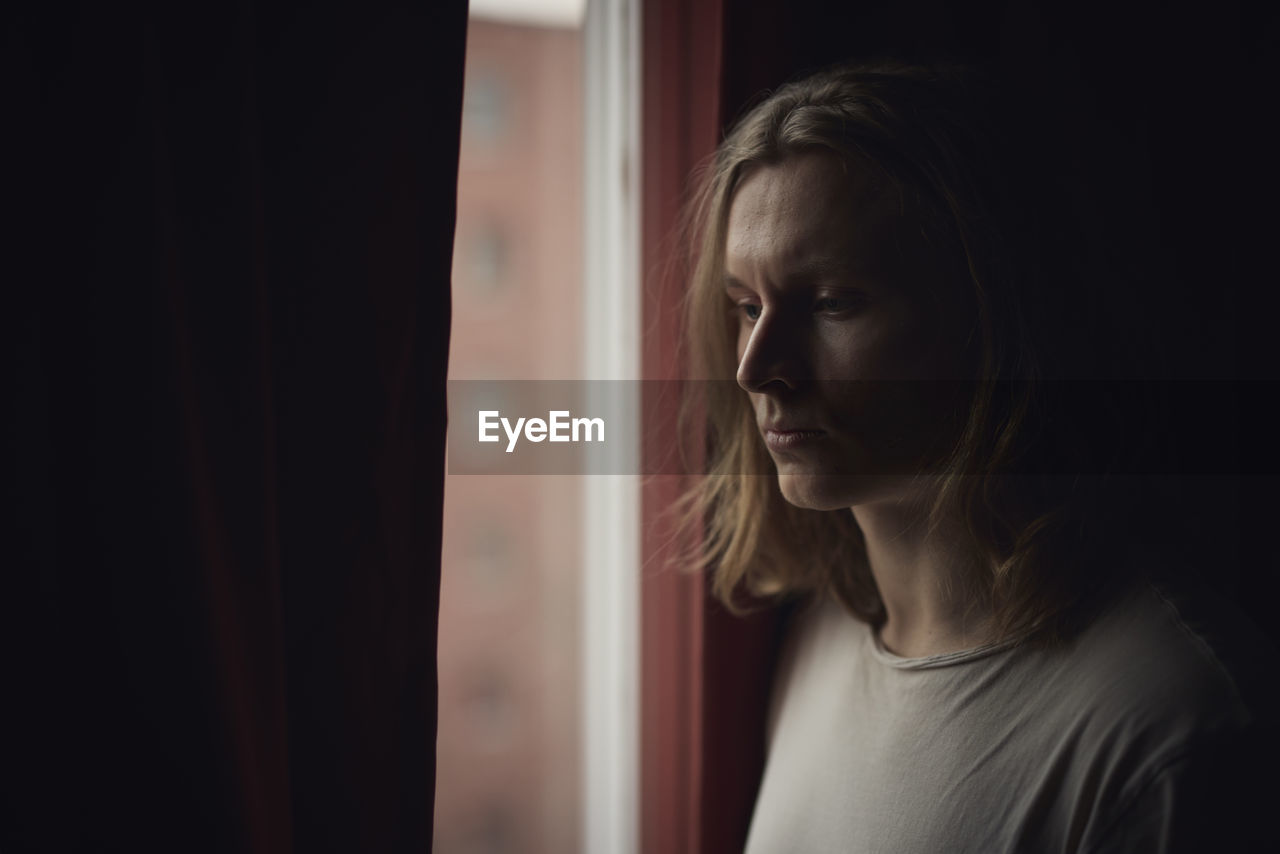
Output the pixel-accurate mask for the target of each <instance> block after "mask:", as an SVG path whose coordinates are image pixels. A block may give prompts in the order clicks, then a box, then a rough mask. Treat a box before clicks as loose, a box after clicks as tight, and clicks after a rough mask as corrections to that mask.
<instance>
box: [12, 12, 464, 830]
mask: <svg viewBox="0 0 1280 854" xmlns="http://www.w3.org/2000/svg"><path fill="white" fill-rule="evenodd" d="M466 11H467V10H466V3H465V0H463V2H449V3H436V4H430V5H429V6H423V7H421V8H412V7H405V6H400V5H397V4H390V3H372V4H360V5H356V4H338V3H327V2H326V3H320V4H302V3H288V2H249V0H246V2H242V3H239V4H214V3H197V4H190V3H188V4H178V5H177V6H174V5H172V4H169V5H166V4H154V5H145V4H123V5H111V6H110V7H106V6H102V5H101V4H87V3H85V4H80V5H79V6H77V7H73V8H71V9H59V10H57V11H48V10H34V11H33V10H25V11H23V12H21V13H18V14H16V15H15V16H14V18H13V20H12V22H11V24H10V26H9V28H8V29H7V31H6V33H5V36H4V38H5V48H6V50H5V59H4V62H5V69H6V72H7V74H6V88H7V89H8V90H9V91H8V93H7V94H8V95H9V96H10V97H8V98H6V103H7V104H9V105H10V110H11V112H10V128H11V129H12V133H13V136H14V140H15V142H16V143H17V153H16V155H15V156H14V157H13V159H12V161H11V164H10V167H9V173H10V181H9V185H10V188H11V192H10V194H9V204H8V205H7V207H9V208H10V211H11V216H10V222H11V223H12V228H11V230H10V234H11V235H12V237H13V240H14V248H15V263H14V264H13V266H12V267H11V275H12V276H13V278H11V279H10V282H11V284H12V285H15V286H16V287H15V288H14V291H15V299H14V303H13V306H12V310H11V312H10V313H8V316H7V318H6V323H5V331H6V335H5V338H6V347H7V350H6V353H7V355H8V356H9V358H8V359H7V360H6V362H7V366H8V368H9V371H10V372H11V382H10V383H9V388H10V390H11V394H12V397H11V400H10V403H11V407H12V410H13V418H12V419H10V426H9V431H8V433H9V442H8V446H9V455H8V456H9V460H10V472H11V476H10V478H9V480H8V483H7V487H8V493H9V497H10V498H11V499H16V500H15V501H14V502H13V506H15V507H17V508H18V509H17V510H16V511H15V513H14V514H13V516H12V517H11V518H10V519H9V522H10V524H11V525H12V526H13V536H11V537H10V538H9V539H10V542H11V544H12V548H11V550H10V559H9V560H6V564H8V567H9V572H8V573H6V574H7V575H9V576H10V578H11V581H10V582H9V584H8V591H7V595H6V597H5V602H4V605H3V616H4V618H5V619H4V638H3V640H4V646H5V650H6V662H7V666H6V672H7V673H8V674H9V679H10V689H9V690H8V691H7V692H6V693H7V694H8V695H9V696H10V697H11V701H12V704H13V707H14V710H15V711H16V712H17V720H18V724H17V725H16V726H15V727H13V728H12V729H11V731H10V732H8V733H6V735H5V736H4V745H5V754H4V755H5V756H6V761H5V764H6V765H7V766H8V767H7V773H6V774H5V775H4V777H5V780H6V782H5V792H4V795H5V798H4V800H5V803H6V813H8V815H7V816H6V819H7V820H6V821H5V822H4V825H5V828H4V830H3V834H4V840H5V844H3V845H0V847H2V848H4V850H6V851H9V850H15V851H21V850H93V851H109V850H130V851H137V850H151V849H153V848H154V849H156V850H183V851H231V850H234V851H261V852H282V851H289V850H294V849H297V850H308V851H311V850H319V851H329V850H332V851H364V850H367V851H375V850H376V851H415V852H418V851H423V850H429V848H430V844H431V826H432V800H433V794H434V779H435V775H434V756H435V719H436V718H435V715H436V706H435V643H436V633H435V630H436V609H437V601H438V586H439V556H440V552H439V545H440V511H441V502H442V490H443V476H444V431H445V419H446V416H445V405H444V399H445V394H444V392H445V373H446V367H447V366H446V359H447V352H448V333H449V316H450V311H449V307H450V297H449V270H450V262H451V255H452V243H453V224H454V200H455V192H456V176H457V157H458V132H459V124H460V114H461V100H462V74H463V53H464V45H465V28H466Z"/></svg>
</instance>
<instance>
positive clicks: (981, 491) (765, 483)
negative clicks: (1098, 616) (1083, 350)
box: [680, 63, 1097, 636]
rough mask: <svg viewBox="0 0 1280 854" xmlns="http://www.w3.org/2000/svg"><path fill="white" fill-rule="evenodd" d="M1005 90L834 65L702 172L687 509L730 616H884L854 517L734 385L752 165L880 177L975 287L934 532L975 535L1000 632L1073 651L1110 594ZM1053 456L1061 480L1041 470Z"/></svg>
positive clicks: (737, 135)
mask: <svg viewBox="0 0 1280 854" xmlns="http://www.w3.org/2000/svg"><path fill="white" fill-rule="evenodd" d="M993 91H994V89H993V87H992V85H991V82H990V81H989V80H987V79H985V78H984V77H983V76H982V75H980V74H978V73H977V72H974V71H973V70H971V69H964V68H958V67H922V66H912V65H904V64H898V63H880V64H876V65H864V66H842V67H838V68H834V69H830V70H827V71H824V72H820V73H818V74H815V75H813V76H810V77H808V78H805V79H803V80H801V81H798V82H794V83H790V84H788V85H786V86H783V87H782V88H780V89H779V90H777V91H776V92H775V93H773V94H772V95H770V96H769V97H768V98H767V99H765V100H764V101H763V102H762V103H760V104H759V105H757V106H756V107H754V108H753V109H751V110H750V111H749V112H748V113H747V114H746V116H745V117H744V118H743V119H742V120H741V121H740V122H739V123H738V124H737V125H736V126H735V127H734V128H733V130H732V131H731V132H730V133H729V134H728V136H727V137H726V139H725V140H724V142H723V143H722V144H721V145H720V147H719V148H718V150H717V151H716V153H715V156H714V159H713V160H712V161H711V162H710V163H709V164H708V165H707V166H706V167H705V168H704V169H703V171H702V173H701V174H700V176H698V180H697V193H696V196H695V198H694V200H693V203H692V204H691V205H690V207H689V208H688V210H687V212H686V216H687V219H686V224H685V231H686V234H687V235H688V236H689V237H691V239H692V241H693V245H692V247H691V256H692V257H691V260H692V275H691V287H690V289H689V291H688V293H687V296H686V305H685V315H686V346H687V347H688V348H689V351H690V352H689V355H690V361H691V367H692V370H693V374H694V376H695V378H698V379H704V380H709V382H705V383H697V384H695V385H697V387H698V389H699V392H701V393H700V394H699V396H698V399H697V400H696V401H691V402H689V406H690V407H692V409H697V410H699V413H698V414H700V415H704V416H705V418H694V419H689V423H697V424H698V425H700V427H701V428H703V429H701V430H699V432H698V433H697V434H696V436H695V439H696V441H698V442H700V443H701V448H700V449H699V450H700V451H705V455H706V465H705V466H704V467H703V468H702V471H704V472H705V475H704V476H701V477H699V478H698V479H697V480H696V481H695V483H694V485H693V486H692V487H691V489H690V490H689V491H688V492H687V493H686V494H685V496H684V500H683V502H682V504H681V505H680V507H681V509H682V511H683V521H684V523H685V524H686V526H687V530H691V531H692V533H693V539H694V541H696V543H697V545H696V546H695V547H694V548H693V549H692V551H691V553H689V554H686V555H684V559H685V560H686V562H687V563H688V564H689V565H691V566H693V567H696V568H702V569H706V570H709V571H710V572H712V589H713V591H714V593H715V594H716V596H717V597H718V598H719V599H721V600H722V601H723V602H724V603H725V604H726V605H727V606H728V607H729V608H730V609H731V610H740V609H741V608H742V606H743V603H742V601H741V599H740V594H742V593H746V594H749V595H751V596H757V597H759V596H777V595H787V594H805V593H819V592H830V593H833V594H834V595H836V596H837V597H839V599H840V600H841V601H842V602H843V603H844V604H845V606H846V607H847V608H848V610H849V611H850V612H852V613H853V614H854V615H855V616H857V617H859V618H861V619H863V620H866V621H868V622H871V623H873V624H874V623H878V622H880V621H882V620H883V618H884V609H883V605H882V603H881V601H880V598H879V595H878V593H877V590H876V586H875V582H874V580H873V578H872V576H871V573H870V570H869V568H868V565H867V560H866V555H865V546H864V541H863V538H862V534H861V532H860V530H859V528H858V526H857V523H856V522H855V520H854V518H853V515H852V514H851V513H850V512H849V511H848V510H847V509H846V510H839V511H814V510H807V509H802V508H799V507H795V506H793V505H791V504H790V503H788V502H787V501H786V500H785V499H784V498H783V497H782V494H781V492H780V490H779V488H778V483H777V477H776V470H775V469H774V465H773V462H772V460H771V458H770V457H769V454H768V452H767V451H766V449H765V447H764V444H763V442H762V441H761V439H760V436H759V434H758V431H757V428H756V424H755V419H754V415H753V412H752V409H751V407H750V404H749V401H748V398H747V395H746V394H745V393H744V392H743V391H742V390H741V389H739V388H738V387H737V386H736V385H735V384H734V383H733V382H732V378H733V377H734V375H735V373H736V369H737V362H736V348H735V335H736V331H735V330H736V327H734V326H732V325H731V321H730V318H731V313H730V309H731V305H730V303H729V300H728V298H727V297H726V296H725V293H724V289H723V273H724V271H723V261H724V259H723V254H724V246H725V237H726V230H727V221H728V211H729V206H730V204H731V202H732V200H733V197H734V193H735V191H736V189H737V187H738V185H739V183H740V182H741V180H742V178H743V176H744V175H745V173H746V172H747V171H748V170H750V169H751V168H753V167H756V166H759V165H764V164H774V163H778V162H780V161H782V160H784V159H786V158H788V157H792V156H795V155H798V154H800V153H802V152H810V151H815V150H817V151H828V152H831V153H834V154H835V155H837V156H838V157H840V158H841V159H842V160H843V161H844V162H845V163H856V164H859V165H863V166H865V165H867V164H870V165H871V166H872V167H873V168H875V169H877V170H878V171H879V172H880V173H881V174H882V177H884V178H886V179H887V180H888V181H889V182H890V184H891V185H892V186H893V187H895V188H896V189H897V191H898V192H899V194H900V198H901V199H902V202H903V205H904V208H905V209H906V210H907V211H909V212H910V213H912V214H914V215H915V216H917V217H918V218H919V221H920V224H921V227H922V229H923V230H924V231H925V233H926V236H927V237H928V238H929V239H930V241H931V243H932V245H933V246H934V247H935V248H936V249H937V250H938V251H939V252H942V253H950V254H952V255H954V256H955V258H954V261H955V262H956V264H957V267H956V269H957V270H958V271H960V276H961V278H963V279H965V280H966V282H967V285H968V287H970V288H971V299H972V304H973V305H974V307H975V317H974V323H975V329H974V339H973V340H974V343H975V346H976V347H977V350H978V358H979V378H978V380H977V381H976V382H975V383H974V384H973V389H972V395H971V397H970V405H969V408H968V413H967V416H966V417H964V419H963V422H964V423H963V426H962V428H961V435H960V439H959V441H958V442H956V444H955V446H954V448H953V449H952V450H951V453H950V454H949V456H948V458H947V459H946V461H945V463H944V464H943V466H942V467H941V470H940V472H939V475H940V484H941V488H940V490H939V492H938V495H937V499H936V501H935V502H934V504H933V505H932V507H931V508H930V512H929V522H930V524H937V523H938V522H939V521H940V520H941V519H942V518H943V517H944V516H948V515H953V516H954V517H955V518H959V519H960V520H962V521H963V524H964V529H965V531H966V532H967V534H968V539H969V541H970V542H969V545H970V546H971V547H972V550H973V553H974V554H977V555H979V556H981V558H982V560H981V561H980V567H979V569H978V570H977V571H975V572H974V573H973V577H972V579H971V592H972V593H974V594H975V595H977V596H981V597H985V598H986V600H987V601H988V603H989V605H990V607H991V609H992V611H993V613H994V615H995V624H996V628H997V631H998V632H999V633H1000V634H1001V635H1003V636H1007V635H1010V634H1014V633H1019V632H1022V631H1028V630H1031V629H1034V628H1047V629H1050V631H1049V632H1048V634H1050V635H1052V636H1057V635H1058V634H1060V633H1061V630H1062V629H1064V628H1065V627H1066V626H1067V623H1068V616H1069V612H1070V610H1071V609H1070V606H1071V605H1072V604H1073V603H1077V602H1081V601H1083V600H1084V599H1085V598H1086V596H1085V594H1086V593H1087V592H1088V590H1089V588H1090V587H1091V586H1095V582H1096V578H1094V577H1092V576H1090V574H1089V573H1088V572H1087V571H1082V570H1081V562H1082V561H1086V560H1087V552H1088V546H1089V545H1090V544H1091V543H1092V542H1093V540H1091V538H1090V536H1089V535H1088V533H1087V531H1086V529H1089V530H1093V529H1092V528H1091V527H1090V526H1089V525H1087V524H1086V520H1087V519H1088V518H1089V514H1087V513H1085V512H1084V509H1085V508H1086V507H1087V506H1088V505H1089V502H1090V501H1091V500H1093V499H1095V498H1096V497H1097V496H1096V495H1095V494H1093V493H1092V492H1091V491H1090V490H1089V489H1088V488H1087V486H1085V485H1084V484H1083V480H1085V479H1081V478H1067V479H1064V478H1062V477H1054V476H1051V475H1052V471H1053V470H1060V468H1061V465H1062V464H1063V463H1066V464H1067V465H1071V464H1073V463H1078V464H1079V465H1081V466H1083V465H1085V463H1084V461H1083V460H1074V459H1073V456H1072V455H1073V454H1074V453H1075V451H1074V449H1073V448H1072V447H1071V445H1070V442H1069V441H1066V442H1064V441H1056V442H1050V443H1049V444H1048V445H1046V444H1045V430H1046V425H1047V424H1048V423H1049V419H1046V418H1045V417H1044V407H1043V403H1044V399H1043V395H1042V394H1041V392H1042V389H1043V383H1042V365H1041V358H1040V357H1041V355H1042V354H1041V353H1039V352H1038V347H1037V345H1038V344H1039V343H1040V342H1039V340H1038V337H1039V332H1040V330H1037V329H1036V328H1035V321H1036V319H1037V318H1035V317H1033V316H1032V315H1033V314H1034V312H1035V306H1034V302H1035V300H1036V295H1037V294H1038V293H1039V292H1041V291H1042V290H1043V289H1044V288H1045V282H1044V278H1045V270H1044V269H1043V266H1042V265H1041V264H1040V263H1039V252H1040V251H1042V247H1041V246H1040V244H1039V241H1038V237H1037V233H1036V225H1037V223H1036V221H1035V219H1034V216H1032V215H1031V214H1030V213H1029V211H1028V209H1027V207H1026V206H1025V205H1024V204H1023V203H1022V201H1023V200H1021V199H1019V198H1017V190H1018V188H1017V187H1016V186H1014V185H1013V181H1012V180H1011V179H1010V178H1009V176H1007V175H1006V168H1007V167H1008V162H1007V160H1006V158H1007V157H1008V156H1009V155H1008V151H1009V142H1008V140H1007V139H1005V138H1004V137H1003V136H1002V135H1001V133H1000V131H999V126H1000V121H999V114H998V113H997V112H995V111H994V110H993V107H994V105H995V101H994V99H993V98H992V97H991V94H992V92H993ZM1040 319H1041V320H1043V318H1040ZM692 409H687V410H686V415H688V414H689V412H690V411H692ZM1033 437H1034V438H1035V439H1036V441H1035V442H1033V441H1032V439H1033ZM1058 438H1059V439H1061V438H1063V437H1058ZM1050 446H1051V447H1050ZM1046 448H1049V449H1048V450H1047V451H1046ZM1037 449H1039V451H1038V450H1037ZM1038 452H1044V453H1041V455H1040V456H1037V453H1038ZM1046 454H1047V456H1046ZM1048 458H1051V459H1052V460H1053V462H1054V464H1055V466H1056V468H1053V467H1051V469H1052V470H1051V471H1036V469H1037V466H1038V465H1039V464H1040V463H1043V462H1044V461H1045V460H1046V459H1048ZM1028 470H1030V471H1031V472H1032V473H1030V474H1027V473H1026V471H1028ZM1096 532H1097V531H1096V530H1095V531H1094V533H1096Z"/></svg>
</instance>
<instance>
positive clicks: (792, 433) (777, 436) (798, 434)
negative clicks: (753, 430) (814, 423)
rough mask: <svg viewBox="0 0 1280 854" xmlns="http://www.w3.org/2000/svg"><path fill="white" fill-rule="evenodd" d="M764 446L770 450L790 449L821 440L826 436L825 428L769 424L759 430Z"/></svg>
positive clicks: (806, 445)
mask: <svg viewBox="0 0 1280 854" xmlns="http://www.w3.org/2000/svg"><path fill="white" fill-rule="evenodd" d="M760 432H761V435H763V436H764V443H765V446H766V447H768V448H769V450H771V451H792V450H797V449H800V448H804V447H808V446H811V445H815V444H818V443H820V442H822V441H823V440H824V439H826V437H827V433H826V431H825V430H814V429H807V428H799V427H784V426H770V427H765V428H763V429H762V430H761V431H760Z"/></svg>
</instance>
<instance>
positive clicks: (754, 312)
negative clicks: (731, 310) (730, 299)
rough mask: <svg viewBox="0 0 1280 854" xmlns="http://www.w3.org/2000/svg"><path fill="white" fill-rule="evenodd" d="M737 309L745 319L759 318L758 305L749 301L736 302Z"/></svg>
mask: <svg viewBox="0 0 1280 854" xmlns="http://www.w3.org/2000/svg"><path fill="white" fill-rule="evenodd" d="M738 311H740V312H742V316H743V317H745V318H746V319H747V320H759V319H760V306H758V305H756V304H755V303H750V302H740V303H738Z"/></svg>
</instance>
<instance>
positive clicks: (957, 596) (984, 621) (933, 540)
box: [853, 500, 991, 658]
mask: <svg viewBox="0 0 1280 854" xmlns="http://www.w3.org/2000/svg"><path fill="white" fill-rule="evenodd" d="M927 508H928V504H927V502H925V501H919V500H914V501H907V500H893V501H885V502H879V503H874V504H866V505H859V506H857V507H854V508H853V516H854V518H855V519H856V520H857V522H858V526H859V527H860V528H861V529H862V534H863V537H864V539H865V541H866V547H867V560H868V562H869V563H870V567H871V574H872V576H873V577H874V578H875V582H876V586H877V587H878V588H879V591H880V598H881V601H883V602H884V607H885V613H886V615H887V617H886V620H885V623H884V624H883V625H882V626H881V628H880V640H881V643H883V644H884V646H885V647H886V648H887V649H888V650H889V651H891V652H893V653H894V654H896V655H901V656H904V657H907V658H919V657H922V656H926V655H938V654H941V653H944V652H955V651H957V650H962V649H970V648H972V647H975V646H979V645H981V644H982V643H985V642H987V641H988V640H990V639H991V630H990V613H989V612H988V610H987V609H986V608H985V607H984V603H983V601H982V599H981V598H980V597H979V596H977V595H975V594H974V593H973V591H972V585H971V583H970V582H969V578H971V576H972V573H973V571H974V569H975V568H976V567H977V565H978V561H977V559H976V556H973V555H970V554H968V553H966V552H964V550H963V549H961V548H958V544H961V543H964V542H965V537H964V536H963V531H962V529H961V527H960V525H959V523H958V522H956V521H950V522H944V523H942V524H941V525H940V526H938V527H937V528H936V529H935V530H932V531H931V530H929V522H928V509H927Z"/></svg>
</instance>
